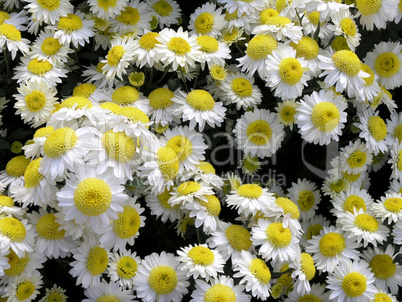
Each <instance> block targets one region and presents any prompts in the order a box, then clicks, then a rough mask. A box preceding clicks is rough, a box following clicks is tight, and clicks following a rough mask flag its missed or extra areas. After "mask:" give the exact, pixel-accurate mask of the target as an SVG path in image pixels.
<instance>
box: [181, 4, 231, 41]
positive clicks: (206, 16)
mask: <svg viewBox="0 0 402 302" xmlns="http://www.w3.org/2000/svg"><path fill="white" fill-rule="evenodd" d="M222 10H223V8H222V7H216V4H215V3H208V2H207V3H204V4H203V5H202V6H201V7H198V8H197V9H196V10H195V11H194V13H192V14H191V15H190V21H189V25H188V29H189V30H190V34H191V35H207V36H211V37H214V38H217V37H218V36H219V35H220V34H221V31H222V29H223V28H224V27H225V26H226V24H227V22H226V20H225V17H224V15H223V14H222Z"/></svg>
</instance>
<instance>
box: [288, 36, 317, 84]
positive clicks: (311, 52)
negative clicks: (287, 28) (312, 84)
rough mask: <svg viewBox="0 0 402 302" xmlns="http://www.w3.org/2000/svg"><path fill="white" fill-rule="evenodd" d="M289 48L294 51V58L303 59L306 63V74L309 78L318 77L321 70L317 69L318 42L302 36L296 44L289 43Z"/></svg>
mask: <svg viewBox="0 0 402 302" xmlns="http://www.w3.org/2000/svg"><path fill="white" fill-rule="evenodd" d="M289 46H291V47H292V48H293V49H295V50H296V58H304V59H305V60H306V62H307V68H308V69H309V70H308V71H307V74H308V75H309V76H311V77H313V76H318V75H319V74H320V73H321V69H320V68H319V67H318V62H319V60H318V58H317V56H318V54H319V53H320V47H319V45H318V42H317V41H316V40H314V39H313V38H311V37H310V36H303V37H302V38H301V40H300V41H298V42H297V43H295V42H290V44H289Z"/></svg>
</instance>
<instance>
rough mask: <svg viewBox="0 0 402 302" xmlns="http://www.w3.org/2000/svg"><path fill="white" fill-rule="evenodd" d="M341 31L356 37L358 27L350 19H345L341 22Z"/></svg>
mask: <svg viewBox="0 0 402 302" xmlns="http://www.w3.org/2000/svg"><path fill="white" fill-rule="evenodd" d="M340 25H341V29H342V31H343V32H344V34H345V35H348V36H352V37H354V36H355V35H356V25H355V22H353V20H352V19H350V18H343V19H342V20H341V24H340Z"/></svg>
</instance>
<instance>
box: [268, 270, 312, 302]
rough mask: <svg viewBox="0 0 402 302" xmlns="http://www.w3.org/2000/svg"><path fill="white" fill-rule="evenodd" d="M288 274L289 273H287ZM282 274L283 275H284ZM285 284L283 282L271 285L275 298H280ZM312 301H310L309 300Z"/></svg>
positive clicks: (272, 294)
mask: <svg viewBox="0 0 402 302" xmlns="http://www.w3.org/2000/svg"><path fill="white" fill-rule="evenodd" d="M287 275H288V274H287ZM282 276H283V275H282ZM282 276H281V277H282ZM279 278H280V277H279ZM283 287H284V286H283V284H282V283H276V284H274V285H272V287H271V296H272V298H274V299H279V298H280V297H281V296H282V292H283ZM309 302H310V301H309Z"/></svg>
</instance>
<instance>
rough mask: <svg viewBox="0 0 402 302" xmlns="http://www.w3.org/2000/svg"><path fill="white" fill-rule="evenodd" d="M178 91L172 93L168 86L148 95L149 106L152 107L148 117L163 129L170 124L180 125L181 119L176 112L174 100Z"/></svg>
mask: <svg viewBox="0 0 402 302" xmlns="http://www.w3.org/2000/svg"><path fill="white" fill-rule="evenodd" d="M177 92H178V90H175V91H172V90H170V89H169V88H168V87H167V85H164V86H163V87H159V88H156V89H154V90H152V91H151V92H150V94H149V95H148V100H149V105H150V107H151V109H150V111H149V113H148V116H149V119H150V120H151V121H153V122H154V123H155V124H158V123H159V124H160V125H161V126H162V127H164V126H166V125H167V124H169V123H170V122H175V123H176V124H180V118H179V117H178V116H177V114H175V113H174V111H175V110H176V109H177V107H176V106H175V103H173V101H172V99H173V97H174V96H175V95H176V93H177Z"/></svg>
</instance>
